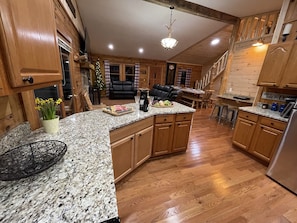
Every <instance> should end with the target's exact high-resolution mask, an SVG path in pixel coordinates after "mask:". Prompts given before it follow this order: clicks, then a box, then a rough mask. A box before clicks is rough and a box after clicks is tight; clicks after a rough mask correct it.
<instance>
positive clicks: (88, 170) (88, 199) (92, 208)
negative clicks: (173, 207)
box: [0, 102, 195, 223]
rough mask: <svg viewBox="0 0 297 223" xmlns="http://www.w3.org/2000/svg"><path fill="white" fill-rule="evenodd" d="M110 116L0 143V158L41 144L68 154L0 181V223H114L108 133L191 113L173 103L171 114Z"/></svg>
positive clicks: (85, 116) (84, 117)
mask: <svg viewBox="0 0 297 223" xmlns="http://www.w3.org/2000/svg"><path fill="white" fill-rule="evenodd" d="M127 106H129V107H132V108H133V109H134V112H132V113H130V114H126V115H123V116H112V115H110V114H107V113H104V112H102V110H94V111H89V112H83V113H77V114H74V115H71V116H69V117H67V118H65V119H62V120H60V130H59V132H58V133H57V134H55V135H50V134H46V133H44V131H43V128H40V129H38V130H35V131H33V132H31V131H29V130H28V128H27V126H25V127H24V125H28V124H24V125H21V126H20V127H19V128H16V129H14V130H13V131H12V132H11V134H8V135H6V136H5V137H3V138H2V139H1V142H0V144H1V153H3V152H4V151H6V150H7V149H9V147H11V146H16V145H19V144H26V143H30V142H34V141H40V140H59V141H62V142H64V143H66V144H67V152H66V154H65V155H64V157H63V158H62V159H61V160H60V161H59V162H58V163H56V164H55V165H54V166H52V167H50V168H49V169H47V170H45V171H44V172H42V173H39V174H37V175H35V176H31V177H28V178H24V179H21V180H18V181H0V203H1V206H0V222H9V223H11V222H55V223H57V222H102V221H106V220H108V219H112V218H117V217H118V210H117V199H116V192H115V184H114V173H113V164H112V156H111V150H110V138H109V132H110V131H111V130H114V129H117V128H120V127H123V126H126V125H129V124H131V123H134V122H137V121H140V120H143V119H146V118H148V117H152V116H155V115H159V114H177V113H193V112H195V109H192V108H189V107H187V106H184V105H181V104H179V103H176V102H174V105H173V107H170V108H153V107H150V109H149V111H148V112H142V111H139V109H138V105H137V104H134V103H132V104H128V105H127Z"/></svg>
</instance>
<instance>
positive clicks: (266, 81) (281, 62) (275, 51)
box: [258, 42, 292, 87]
mask: <svg viewBox="0 0 297 223" xmlns="http://www.w3.org/2000/svg"><path fill="white" fill-rule="evenodd" d="M291 49H292V43H290V42H286V43H280V44H273V45H270V46H269V47H268V50H267V53H266V56H265V59H264V63H263V66H262V70H261V72H260V76H259V79H258V85H261V86H268V87H279V86H280V81H281V78H282V75H283V72H284V70H285V67H286V64H287V61H288V58H289V55H290V52H291Z"/></svg>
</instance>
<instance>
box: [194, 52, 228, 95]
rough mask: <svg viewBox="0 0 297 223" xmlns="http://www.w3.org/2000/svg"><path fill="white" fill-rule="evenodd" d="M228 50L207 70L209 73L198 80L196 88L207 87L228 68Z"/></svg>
mask: <svg viewBox="0 0 297 223" xmlns="http://www.w3.org/2000/svg"><path fill="white" fill-rule="evenodd" d="M228 53H229V52H228V51H226V52H225V53H224V54H223V55H222V56H221V57H220V58H219V59H218V60H217V61H216V62H215V63H214V64H213V65H212V66H211V67H210V68H209V70H208V71H207V73H206V74H205V75H204V76H203V77H202V78H201V79H200V81H198V80H196V82H195V88H196V89H201V90H203V89H205V87H207V86H208V85H209V84H210V83H211V81H212V80H214V79H215V78H217V77H218V76H219V75H220V74H221V73H222V72H223V71H224V70H225V68H226V64H227V60H228Z"/></svg>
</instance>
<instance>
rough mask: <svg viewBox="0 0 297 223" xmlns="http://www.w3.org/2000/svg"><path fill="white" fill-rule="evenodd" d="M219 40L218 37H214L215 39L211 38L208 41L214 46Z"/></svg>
mask: <svg viewBox="0 0 297 223" xmlns="http://www.w3.org/2000/svg"><path fill="white" fill-rule="evenodd" d="M219 42H220V39H218V38H216V39H213V40H212V41H211V42H210V44H211V45H213V46H214V45H217V44H218V43H219Z"/></svg>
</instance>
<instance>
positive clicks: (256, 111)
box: [239, 106, 289, 122]
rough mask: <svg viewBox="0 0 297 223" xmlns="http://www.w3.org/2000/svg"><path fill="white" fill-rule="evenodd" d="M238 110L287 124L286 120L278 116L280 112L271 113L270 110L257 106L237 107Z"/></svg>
mask: <svg viewBox="0 0 297 223" xmlns="http://www.w3.org/2000/svg"><path fill="white" fill-rule="evenodd" d="M239 110H242V111H246V112H250V113H254V114H257V115H262V116H264V117H268V118H273V119H276V120H279V121H283V122H288V120H289V119H288V118H283V117H281V116H280V112H278V111H272V110H270V109H263V108H260V107H257V106H247V107H239Z"/></svg>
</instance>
